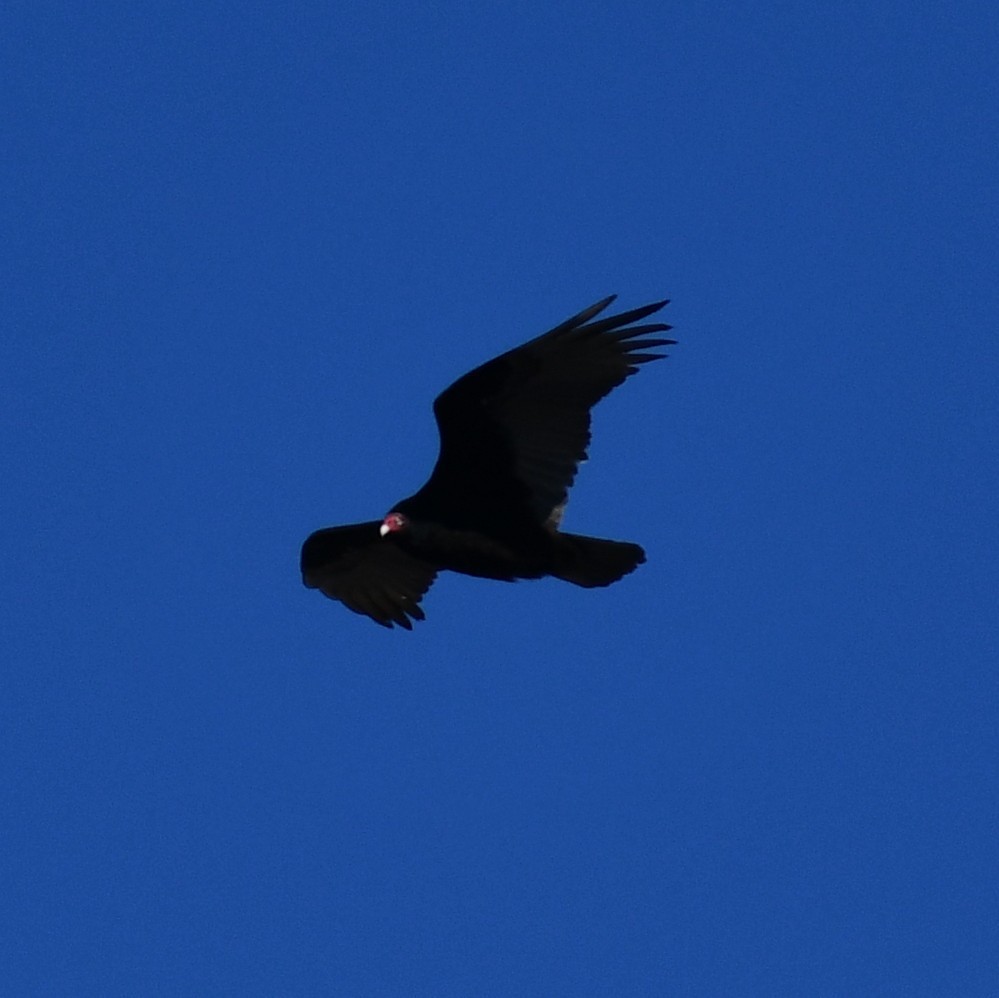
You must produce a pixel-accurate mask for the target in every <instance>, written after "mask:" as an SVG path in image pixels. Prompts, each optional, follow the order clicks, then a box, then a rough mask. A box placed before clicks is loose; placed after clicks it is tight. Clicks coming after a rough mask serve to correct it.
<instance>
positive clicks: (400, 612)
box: [301, 520, 437, 631]
mask: <svg viewBox="0 0 999 998" xmlns="http://www.w3.org/2000/svg"><path fill="white" fill-rule="evenodd" d="M380 526H381V522H380V521H378V520H371V521H369V522H367V523H355V524H350V525H348V526H345V527H327V528H326V529H324V530H317V531H316V532H315V533H314V534H312V535H311V536H310V537H308V538H307V540H306V541H305V543H304V544H303V545H302V558H301V567H302V581H303V582H304V583H305V585H306V586H307V587H308V588H310V589H318V590H319V591H320V592H322V593H323V594H324V595H326V596H328V597H329V598H330V599H334V600H338V601H339V602H341V603H343V605H344V606H346V607H347V608H348V609H349V610H353V611H354V613H359V614H362V615H363V616H366V617H370V618H371V619H372V620H373V621H375V623H376V624H381V625H382V627H388V628H391V627H392V626H393V625H398V626H399V627H403V628H405V629H406V630H407V631H410V630H412V629H413V623H412V622H413V621H414V620H423V619H424V618H425V614H424V612H423V610H422V608H421V607H420V600H422V599H423V597H424V595H426V592H427V590H428V589H429V588H430V587H431V585H432V584H433V581H434V579H435V578H436V577H437V569H436V567H435V566H433V565H430V564H428V563H427V562H424V561H420V560H419V559H418V558H414V557H412V556H411V555H409V554H407V553H406V552H405V551H403V550H402V549H401V548H400V547H398V546H397V545H396V544H395V542H394V541H392V539H391V538H383V537H381V536H380V535H379V533H378V528H379V527H380Z"/></svg>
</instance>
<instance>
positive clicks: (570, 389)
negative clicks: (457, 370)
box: [413, 295, 676, 524]
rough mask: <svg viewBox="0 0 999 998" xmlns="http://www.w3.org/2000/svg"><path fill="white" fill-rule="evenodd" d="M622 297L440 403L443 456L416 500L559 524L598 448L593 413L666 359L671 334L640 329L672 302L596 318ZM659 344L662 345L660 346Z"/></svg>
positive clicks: (501, 360)
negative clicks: (516, 510) (590, 451)
mask: <svg viewBox="0 0 999 998" xmlns="http://www.w3.org/2000/svg"><path fill="white" fill-rule="evenodd" d="M614 298H615V296H614V295H612V296H611V297H609V298H605V299H603V301H599V302H597V303H596V304H595V305H591V306H590V307H589V308H587V309H584V310H583V311H582V312H580V313H579V314H578V315H574V316H573V317H572V318H571V319H567V320H566V321H565V322H563V323H561V324H560V325H558V326H556V327H555V328H554V329H551V330H549V331H548V332H547V333H544V334H543V335H541V336H539V337H537V338H536V339H533V340H531V341H530V342H528V343H525V344H524V345H523V346H521V347H517V348H516V349H515V350H511V351H509V352H508V353H505V354H502V355H501V356H499V357H496V358H495V359H494V360H491V361H489V362H488V363H486V364H483V365H482V366H481V367H477V368H476V369H475V370H474V371H470V372H469V373H468V374H466V375H464V377H461V378H459V379H458V380H457V381H456V382H455V383H454V384H453V385H451V386H450V387H449V388H448V389H446V390H445V391H444V392H443V393H442V394H441V395H440V396H439V397H438V398H437V400H436V402H434V415H435V416H436V418H437V425H438V428H439V430H440V438H441V449H440V456H439V457H438V460H437V464H436V466H435V468H434V472H433V474H432V476H431V478H430V480H429V481H428V482H427V484H426V485H425V486H424V487H423V489H421V491H420V492H419V493H417V495H416V496H414V497H413V499H414V500H416V501H417V506H419V500H421V499H423V500H426V501H427V503H428V504H431V503H432V504H433V505H434V506H436V507H437V508H440V507H441V505H442V501H443V499H444V498H445V497H455V498H463V499H464V500H465V502H466V504H467V500H468V499H469V498H474V499H475V500H477V501H486V502H488V500H489V498H490V497H492V496H496V497H498V498H501V500H502V502H503V503H504V504H505V505H506V506H509V504H510V503H511V502H512V503H516V504H518V505H521V506H526V507H527V509H526V510H525V512H528V513H529V515H530V517H531V519H533V520H534V521H535V522H539V523H545V522H550V523H553V524H557V522H558V518H559V517H560V515H561V509H562V507H563V506H564V505H565V502H566V499H567V497H568V490H569V487H570V486H571V485H572V482H573V480H574V479H575V477H576V469H577V468H578V466H579V462H580V461H582V460H584V459H585V458H586V448H587V446H588V445H589V442H590V409H591V408H592V407H593V406H594V405H595V404H596V403H597V402H599V401H600V399H602V398H603V397H604V396H605V395H607V393H608V392H610V391H611V389H613V388H615V387H616V386H617V385H620V384H621V383H622V382H623V381H624V380H625V378H627V377H628V376H629V375H631V374H634V373H635V372H636V371H637V370H638V367H639V365H641V364H645V363H648V362H649V361H651V360H657V359H658V358H660V357H663V356H665V355H664V354H661V353H653V352H650V351H653V350H655V348H656V347H662V346H667V345H669V344H672V343H675V342H676V341H675V340H670V339H662V338H655V337H652V334H654V333H660V332H665V331H666V330H668V329H669V328H670V327H669V326H668V325H667V324H666V323H662V322H656V323H648V324H645V325H632V323H636V322H639V321H640V320H642V319H644V318H645V317H646V316H649V315H652V314H653V313H654V312H657V311H659V309H661V308H662V307H663V306H664V305H666V304H668V303H667V302H665V301H660V302H654V303H653V304H651V305H645V306H643V307H642V308H636V309H633V310H632V311H630V312H623V313H622V314H620V315H613V316H609V317H606V318H603V319H595V316H597V315H598V314H599V313H600V312H602V311H603V310H604V309H605V308H607V306H608V305H610V303H611V302H612V301H614ZM650 337H652V338H650Z"/></svg>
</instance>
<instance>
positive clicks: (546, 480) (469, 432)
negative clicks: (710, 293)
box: [301, 295, 676, 630]
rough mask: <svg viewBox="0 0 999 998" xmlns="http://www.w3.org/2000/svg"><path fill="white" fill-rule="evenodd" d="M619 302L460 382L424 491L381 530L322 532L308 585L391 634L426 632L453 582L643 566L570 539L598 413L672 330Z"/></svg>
mask: <svg viewBox="0 0 999 998" xmlns="http://www.w3.org/2000/svg"><path fill="white" fill-rule="evenodd" d="M615 297H616V296H615V295H611V296H610V297H609V298H605V299H603V301H598V302H597V303H596V304H595V305H591V306H590V307H589V308H587V309H584V310H583V311H582V312H580V313H579V314H578V315H574V316H573V317H572V318H571V319H567V320H566V321H565V322H563V323H561V324H560V325H558V326H556V327H555V328H554V329H552V330H550V331H549V332H547V333H544V334H543V335H542V336H539V337H537V338H536V339H533V340H531V341H530V342H529V343H525V344H524V345H523V346H521V347H517V348H516V349H515V350H510V351H509V352H508V353H505V354H502V355H501V356H499V357H496V358H495V359H494V360H491V361H489V362H488V363H486V364H483V365H482V366H481V367H477V368H476V369H475V370H474V371H471V372H469V373H468V374H466V375H465V376H464V377H461V378H459V379H458V380H457V381H456V382H455V383H454V384H453V385H451V387H450V388H448V389H447V390H446V391H444V392H443V394H441V395H440V396H438V398H437V400H436V401H435V402H434V416H435V417H436V419H437V427H438V430H439V432H440V453H439V455H438V457H437V464H436V465H435V466H434V470H433V473H432V474H431V475H430V478H429V480H428V481H427V483H426V485H424V486H423V488H422V489H420V491H419V492H417V493H416V494H415V495H412V496H410V497H409V498H408V499H403V500H402V501H401V502H397V503H396V504H395V505H394V506H393V507H392V508H391V510H390V511H389V513H387V514H386V516H385V517H384V518H383V519H381V520H371V521H369V522H367V523H356V524H351V525H350V526H346V527H328V528H326V529H325V530H317V531H316V532H315V533H314V534H312V535H311V536H310V537H309V538H308V539H307V540H306V542H305V544H303V545H302V561H301V566H302V580H303V582H304V583H305V585H306V586H308V587H309V588H310V589H319V590H320V591H322V592H323V593H324V594H325V595H326V596H329V597H330V599H335V600H340V602H342V603H343V604H345V605H346V606H347V607H348V608H349V609H351V610H353V611H354V612H355V613H360V614H366V615H367V616H369V617H370V618H371V619H372V620H374V621H375V622H376V623H379V624H381V625H383V626H384V627H389V628H391V627H392V625H393V624H398V625H399V626H400V627H404V628H406V630H412V627H413V624H412V620H423V619H424V613H423V610H422V609H421V608H420V600H421V599H422V598H423V596H424V595H425V594H426V592H427V590H428V589H429V588H430V586H431V584H432V583H433V581H434V579H435V577H436V576H437V573H438V572H440V571H443V570H445V569H448V570H450V571H452V572H462V573H464V574H465V575H477V576H480V577H482V578H486V579H501V580H503V581H506V582H510V581H513V580H514V579H540V578H542V577H543V576H546V575H554V576H555V577H556V578H559V579H564V580H565V581H566V582H572V583H574V584H575V585H577V586H585V587H588V588H589V587H592V586H607V585H610V584H611V583H612V582H616V581H617V580H618V579H620V578H621V577H622V576H624V575H627V574H628V573H629V572H631V571H633V570H634V569H635V568H636V567H637V566H638V565H640V564H641V563H642V562H644V561H645V552H644V551H643V550H642V549H641V548H640V547H639V546H638V545H637V544H630V543H627V542H625V541H608V540H601V539H598V538H596V537H581V536H580V535H578V534H567V533H563V532H561V531H560V530H559V529H558V527H559V522H560V521H561V519H562V512H563V510H564V509H565V504H566V501H567V499H568V493H569V487H570V486H571V485H572V482H573V479H574V478H575V477H576V469H577V466H578V465H579V462H580V461H582V460H584V459H585V458H586V447H587V445H588V444H589V442H590V409H591V408H592V407H593V406H594V405H595V404H596V403H597V402H599V401H600V399H602V398H603V397H604V396H605V395H607V393H608V392H610V391H611V389H612V388H615V387H616V386H617V385H620V384H621V383H622V382H623V381H624V379H625V378H627V377H628V376H629V375H631V374H634V373H635V372H636V371H637V370H638V365H640V364H645V363H647V362H648V361H650V360H657V359H659V358H660V357H663V356H665V355H664V354H661V353H654V352H650V351H653V350H654V349H655V348H656V347H663V346H667V345H670V344H673V343H675V342H676V341H675V340H668V339H661V338H650V334H653V333H661V332H665V331H666V330H668V329H669V328H670V327H669V326H668V325H666V324H665V323H661V322H657V323H650V324H646V325H632V323H636V322H639V321H640V320H641V319H644V318H645V317H646V316H649V315H652V313H653V312H657V311H659V309H661V308H662V307H663V306H664V305H666V304H668V302H666V301H660V302H654V303H653V304H651V305H645V306H644V307H642V308H636V309H633V310H632V311H630V312H624V313H622V314H621V315H614V316H609V317H605V318H602V319H596V318H595V317H596V316H597V315H598V314H599V313H600V312H602V311H603V310H604V309H605V308H607V306H608V305H610V303H611V302H612V301H614V298H615Z"/></svg>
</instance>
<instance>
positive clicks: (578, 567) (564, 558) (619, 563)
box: [552, 533, 645, 589]
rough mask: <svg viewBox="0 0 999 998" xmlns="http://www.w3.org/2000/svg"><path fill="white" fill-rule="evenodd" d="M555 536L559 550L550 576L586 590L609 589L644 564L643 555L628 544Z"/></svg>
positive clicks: (634, 545)
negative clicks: (597, 587)
mask: <svg viewBox="0 0 999 998" xmlns="http://www.w3.org/2000/svg"><path fill="white" fill-rule="evenodd" d="M555 536H556V537H557V538H558V547H557V556H556V562H555V570H554V571H553V572H552V575H554V576H555V577H556V578H559V579H564V580H565V581H566V582H572V583H574V584H575V585H577V586H584V587H585V588H587V589H592V588H593V587H594V586H609V585H610V584H611V583H612V582H617V580H618V579H620V578H621V577H622V576H624V575H627V574H628V573H629V572H633V571H634V570H635V569H636V568H637V567H638V566H639V565H641V564H642V562H644V561H645V552H644V551H643V550H642V549H641V548H640V547H639V546H638V545H637V544H629V543H628V542H627V541H605V540H603V539H602V538H600V537H582V536H580V535H579V534H563V533H558V534H556V535H555Z"/></svg>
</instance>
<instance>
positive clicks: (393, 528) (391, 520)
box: [378, 510, 409, 537]
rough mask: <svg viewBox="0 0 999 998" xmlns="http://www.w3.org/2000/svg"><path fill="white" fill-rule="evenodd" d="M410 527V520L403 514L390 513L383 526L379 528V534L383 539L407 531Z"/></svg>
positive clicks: (383, 521)
mask: <svg viewBox="0 0 999 998" xmlns="http://www.w3.org/2000/svg"><path fill="white" fill-rule="evenodd" d="M408 526H409V520H407V519H406V517H405V516H403V515H402V513H397V512H395V511H394V510H393V512H391V513H389V514H388V516H386V517H385V519H384V520H382V525H381V526H380V527H379V528H378V533H379V534H381V535H382V537H387V536H388V535H389V534H395V533H398V532H399V531H402V530H405V529H406V528H407V527H408Z"/></svg>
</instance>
